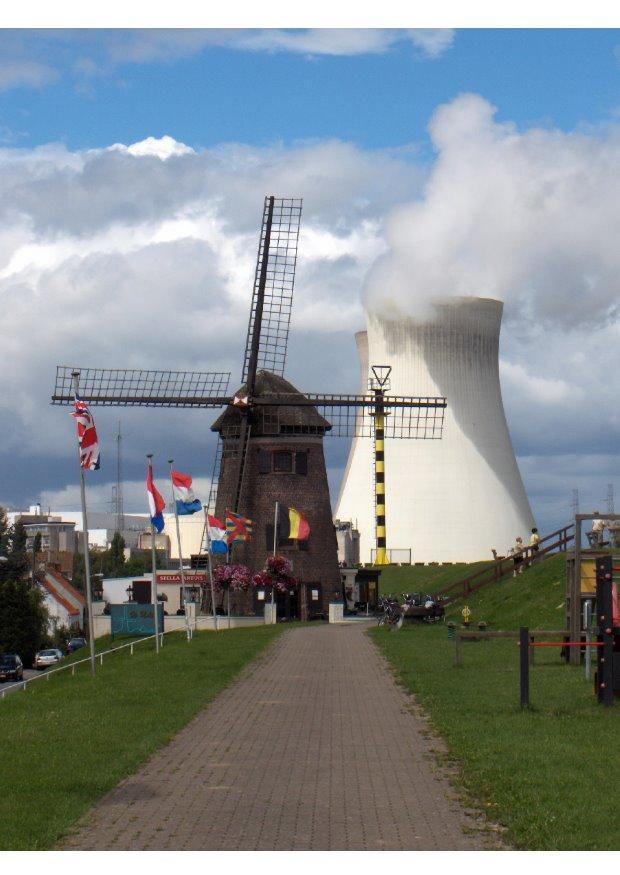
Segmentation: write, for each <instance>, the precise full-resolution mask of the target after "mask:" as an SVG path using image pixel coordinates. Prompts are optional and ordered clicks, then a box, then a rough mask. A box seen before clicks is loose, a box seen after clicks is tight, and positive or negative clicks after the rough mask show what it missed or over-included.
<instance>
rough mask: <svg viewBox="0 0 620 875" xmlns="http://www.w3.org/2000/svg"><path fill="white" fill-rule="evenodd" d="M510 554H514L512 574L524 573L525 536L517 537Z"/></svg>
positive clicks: (514, 575)
mask: <svg viewBox="0 0 620 875" xmlns="http://www.w3.org/2000/svg"><path fill="white" fill-rule="evenodd" d="M510 555H511V556H512V562H513V566H514V570H513V572H512V576H513V577H516V576H517V574H523V562H524V557H523V538H521V537H518V538H517V540H516V542H515V545H514V547H511V548H510Z"/></svg>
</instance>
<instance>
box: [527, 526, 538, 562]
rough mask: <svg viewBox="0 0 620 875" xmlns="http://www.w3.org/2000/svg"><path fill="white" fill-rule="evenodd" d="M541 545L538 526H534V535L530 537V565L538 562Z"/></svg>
mask: <svg viewBox="0 0 620 875" xmlns="http://www.w3.org/2000/svg"><path fill="white" fill-rule="evenodd" d="M539 544H540V535H539V534H538V529H537V528H536V526H534V528H533V529H532V534H531V535H530V543H529V548H530V563H529V564H530V565H533V564H534V562H535V561H536V554H537V553H538V550H539Z"/></svg>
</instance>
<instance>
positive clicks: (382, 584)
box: [379, 562, 492, 597]
mask: <svg viewBox="0 0 620 875" xmlns="http://www.w3.org/2000/svg"><path fill="white" fill-rule="evenodd" d="M491 564H492V563H491V562H472V563H471V564H469V565H468V564H467V563H465V562H458V563H454V564H453V565H388V566H386V567H385V568H382V569H381V577H380V579H379V592H380V594H381V595H394V596H398V597H400V595H401V593H403V592H430V593H433V592H437V590H439V589H442V588H443V587H444V586H449V585H450V584H451V583H454V581H456V580H462V579H463V578H464V577H467V576H468V575H469V574H474V573H475V572H476V571H480V570H481V569H483V568H485V567H486V566H487V565H491Z"/></svg>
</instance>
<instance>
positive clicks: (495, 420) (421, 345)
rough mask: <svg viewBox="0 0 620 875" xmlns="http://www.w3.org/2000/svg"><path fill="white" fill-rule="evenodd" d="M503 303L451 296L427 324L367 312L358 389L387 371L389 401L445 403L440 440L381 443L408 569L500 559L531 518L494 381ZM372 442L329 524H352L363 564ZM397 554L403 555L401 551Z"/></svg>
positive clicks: (346, 481) (359, 450)
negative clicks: (376, 368)
mask: <svg viewBox="0 0 620 875" xmlns="http://www.w3.org/2000/svg"><path fill="white" fill-rule="evenodd" d="M502 309H503V304H502V303H501V302H500V301H496V300H493V299H490V298H454V299H451V300H449V301H445V302H442V303H441V304H440V305H438V306H437V315H436V318H435V319H434V320H433V321H428V322H419V321H415V320H413V319H411V318H408V317H405V316H403V317H402V318H398V319H396V318H393V319H390V318H382V317H379V316H377V315H374V314H370V313H368V314H367V331H363V332H359V333H358V334H356V341H357V346H358V353H359V358H360V368H361V380H362V391H363V392H364V393H366V392H367V391H368V388H367V387H368V379H369V377H370V376H372V375H371V372H370V367H371V366H372V365H390V366H391V367H392V372H391V375H390V382H391V389H390V391H389V393H388V394H392V395H422V396H437V395H439V396H445V397H446V398H447V403H448V407H447V409H446V412H445V420H444V428H443V437H442V439H441V440H412V439H402V440H400V439H387V440H386V442H385V466H386V474H385V478H386V525H387V549H388V555H389V551H390V549H394V550H411V554H412V555H411V561H413V562H416V561H417V562H432V561H435V562H442V561H443V562H472V561H476V560H479V559H491V558H492V556H491V550H492V549H496V550H497V551H498V552H500V551H501V552H502V553H505V552H506V550H507V549H508V548H509V547H510V546H511V545H512V544H514V542H515V539H516V537H517V535H521V536H522V537H523V539H524V541H525V543H527V536H528V535H529V532H530V529H531V527H532V526H533V525H534V519H533V517H532V512H531V510H530V505H529V502H528V499H527V496H526V494H525V489H524V487H523V482H522V480H521V475H520V473H519V469H518V467H517V462H516V459H515V455H514V451H513V448H512V444H511V441H510V435H509V433H508V427H507V425H506V418H505V415H504V407H503V403H502V395H501V389H500V382H499V361H498V351H499V334H500V326H501V318H502ZM373 471H374V462H373V442H372V439H371V438H358V439H355V440H354V441H353V443H352V446H351V450H350V453H349V459H348V462H347V466H346V470H345V473H344V477H343V481H342V485H341V489H340V495H339V497H338V502H337V505H336V511H335V517H336V518H338V519H339V520H355V521H357V528H358V529H359V531H360V558H361V561H362V562H370V561H371V558H372V551H373V550H374V547H375V540H374V539H375V516H374V514H375V508H374V486H373ZM401 555H402V554H401Z"/></svg>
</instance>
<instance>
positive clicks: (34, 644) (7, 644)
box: [0, 580, 48, 664]
mask: <svg viewBox="0 0 620 875" xmlns="http://www.w3.org/2000/svg"><path fill="white" fill-rule="evenodd" d="M43 600H44V596H43V593H42V592H41V590H40V589H39V587H38V586H33V585H32V583H31V582H30V581H29V580H5V581H4V582H3V583H2V584H0V651H2V652H4V653H17V654H19V656H21V658H22V660H23V661H24V662H25V663H26V664H28V663H30V662H32V659H33V657H34V655H35V653H36V652H37V650H39V649H40V648H41V647H42V645H43V644H44V643H45V639H46V631H47V619H48V618H47V611H46V610H45V606H44V604H43Z"/></svg>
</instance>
